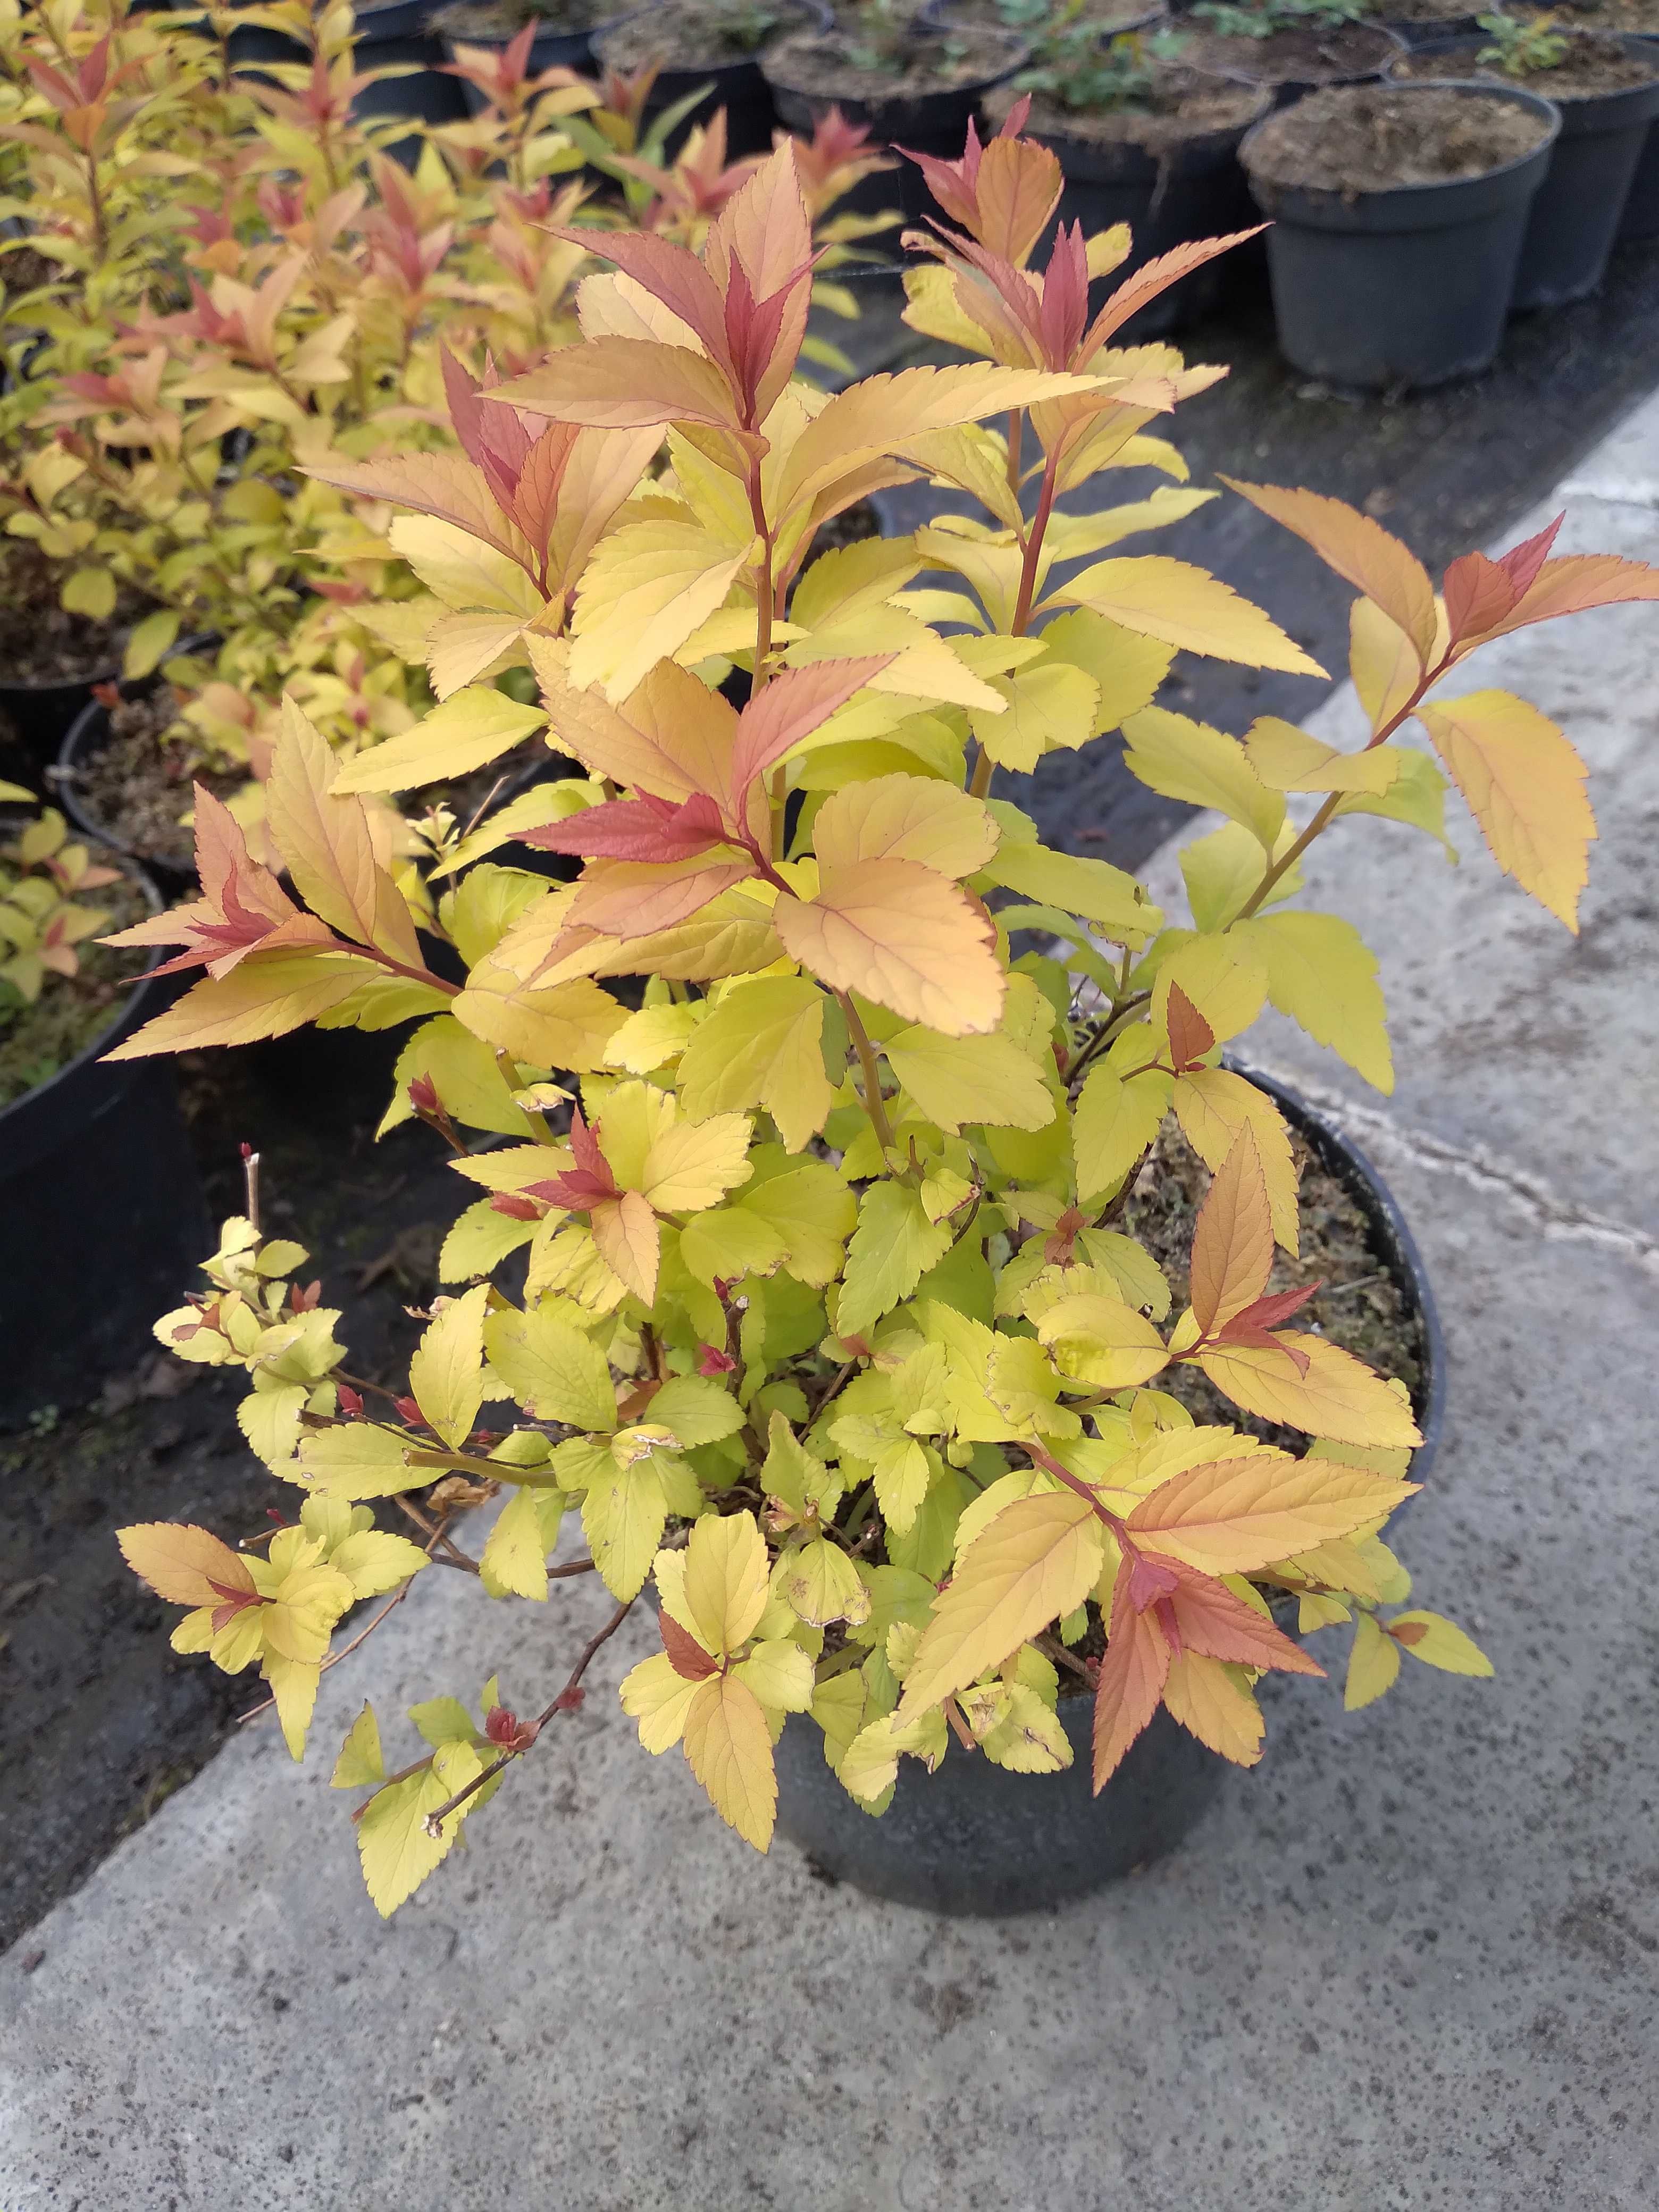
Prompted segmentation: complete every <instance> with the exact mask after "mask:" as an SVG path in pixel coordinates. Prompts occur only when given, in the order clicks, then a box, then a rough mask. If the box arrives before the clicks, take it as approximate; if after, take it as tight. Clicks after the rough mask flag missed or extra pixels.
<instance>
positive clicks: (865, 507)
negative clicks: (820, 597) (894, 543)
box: [807, 499, 882, 561]
mask: <svg viewBox="0 0 1659 2212" xmlns="http://www.w3.org/2000/svg"><path fill="white" fill-rule="evenodd" d="M881 534H882V533H881V517H880V516H879V515H878V513H877V512H876V510H875V508H874V507H873V506H872V504H871V502H870V501H868V500H867V499H855V500H854V502H853V504H852V505H851V507H842V511H841V513H839V514H832V515H831V516H830V518H829V521H828V522H824V523H820V524H819V526H818V528H817V532H815V533H814V536H813V538H812V544H811V550H810V551H809V553H808V555H807V558H808V560H811V561H816V560H817V557H818V556H819V554H820V553H838V552H840V550H841V549H842V546H844V545H861V544H863V543H864V541H865V539H866V538H879V537H880V536H881Z"/></svg>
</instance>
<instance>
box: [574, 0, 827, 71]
mask: <svg viewBox="0 0 1659 2212" xmlns="http://www.w3.org/2000/svg"><path fill="white" fill-rule="evenodd" d="M673 5H674V0H645V5H644V6H643V7H636V8H628V9H624V10H623V14H621V15H613V16H611V17H610V18H608V19H607V21H605V22H603V23H595V24H594V26H593V27H592V33H591V35H592V41H593V52H594V57H595V58H596V59H597V60H599V62H601V63H603V62H604V60H605V56H604V54H603V53H602V52H600V50H599V48H600V41H601V40H603V39H607V38H609V37H610V35H611V33H612V32H613V31H619V30H621V29H622V28H623V25H624V24H628V23H632V22H635V21H637V20H638V19H639V17H641V16H642V15H665V14H668V13H671V10H672V9H673ZM784 5H785V6H786V7H787V8H788V9H792V10H793V12H795V13H797V14H799V15H800V16H801V17H802V18H803V21H801V23H800V24H799V27H796V28H795V29H793V30H784V29H782V28H780V29H778V30H776V31H775V32H773V33H770V34H769V36H768V37H767V38H766V39H765V40H763V42H762V43H761V45H759V46H757V47H756V49H755V51H754V52H753V53H751V54H738V55H736V56H734V57H733V58H732V60H730V61H725V62H717V61H703V62H665V63H664V64H663V65H662V68H661V70H659V76H660V77H675V76H679V77H690V76H695V77H713V78H714V79H715V80H716V81H718V80H719V79H720V78H721V77H725V76H730V75H731V74H732V71H733V70H749V69H752V70H758V69H760V68H761V66H762V64H763V62H764V61H765V58H766V57H767V55H768V54H769V52H771V51H772V49H773V47H775V46H781V45H782V43H783V42H784V40H786V39H798V38H806V37H821V36H822V35H823V33H824V32H825V31H827V30H829V29H830V28H831V27H832V26H833V25H834V23H835V20H836V13H835V9H833V7H831V6H830V4H829V0H784Z"/></svg>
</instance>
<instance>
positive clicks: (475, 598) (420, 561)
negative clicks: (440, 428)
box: [386, 456, 547, 622]
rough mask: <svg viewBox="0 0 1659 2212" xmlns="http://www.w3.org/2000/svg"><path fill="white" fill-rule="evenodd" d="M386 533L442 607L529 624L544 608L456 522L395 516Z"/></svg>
mask: <svg viewBox="0 0 1659 2212" xmlns="http://www.w3.org/2000/svg"><path fill="white" fill-rule="evenodd" d="M425 458H426V457H425V456H422V459H425ZM433 458H434V459H441V458H442V457H441V456H434V457H433ZM386 534H387V536H388V537H389V538H391V540H392V544H393V546H394V547H395V548H396V549H397V550H398V553H399V554H400V555H401V556H402V557H403V559H404V560H405V561H407V562H408V563H409V565H410V568H412V569H413V570H414V571H415V574H416V575H417V576H418V577H419V578H420V580H421V581H422V584H424V585H425V586H426V588H427V590H428V592H431V593H432V594H433V596H434V597H435V598H436V599H441V600H442V601H443V603H444V605H446V606H447V607H454V608H475V609H487V610H488V611H489V612H490V613H491V614H498V615H511V616H513V617H517V619H518V620H519V621H520V622H533V621H534V620H535V619H536V617H537V616H538V615H539V614H540V613H541V612H542V611H543V609H544V607H545V605H546V604H547V603H546V600H545V599H544V597H543V595H542V593H541V592H538V590H537V588H536V586H535V585H534V584H533V583H532V581H531V580H530V578H529V577H528V576H527V575H526V573H525V571H524V570H523V569H522V568H520V565H519V563H518V562H516V561H515V560H513V558H512V556H510V555H509V554H507V553H505V552H502V551H501V550H498V549H497V548H496V547H495V546H493V545H487V544H484V542H483V539H482V538H477V537H475V536H474V535H473V533H472V532H471V531H470V530H463V529H462V528H461V527H460V526H459V524H457V523H453V522H442V521H440V520H437V519H436V518H435V517H433V516H428V515H414V514H400V515H399V516H398V519H397V520H396V521H395V522H394V523H393V524H392V527H391V529H390V530H389V531H388V532H387V533H386Z"/></svg>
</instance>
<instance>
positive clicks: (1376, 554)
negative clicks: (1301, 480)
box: [1221, 477, 1436, 665]
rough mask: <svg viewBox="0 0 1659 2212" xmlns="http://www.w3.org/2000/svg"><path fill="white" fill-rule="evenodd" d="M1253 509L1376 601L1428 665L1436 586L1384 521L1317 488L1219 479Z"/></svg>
mask: <svg viewBox="0 0 1659 2212" xmlns="http://www.w3.org/2000/svg"><path fill="white" fill-rule="evenodd" d="M1221 481H1222V483H1225V485H1226V486H1227V488H1228V489H1229V490H1231V491H1236V492H1237V493H1238V494H1239V495H1240V497H1241V498H1243V499H1248V500H1249V502H1250V504H1251V506H1252V507H1260V508H1261V512H1262V513H1263V514H1268V515H1271V516H1272V517H1273V520H1274V521H1275V522H1282V523H1283V524H1284V526H1285V529H1286V530H1293V531H1294V532H1296V534H1297V537H1298V538H1301V539H1302V540H1303V541H1304V544H1309V545H1311V546H1312V548H1313V550H1314V551H1315V552H1316V553H1317V554H1318V556H1319V557H1320V559H1321V560H1322V562H1324V563H1325V565H1326V567H1327V568H1334V569H1335V571H1336V573H1337V574H1338V575H1339V576H1342V577H1345V578H1346V580H1347V581H1348V582H1349V583H1351V584H1352V586H1353V587H1354V589H1355V590H1356V591H1359V592H1364V594H1365V597H1366V598H1367V599H1371V600H1373V601H1375V603H1376V605H1378V606H1379V607H1381V608H1382V610H1383V613H1384V614H1385V615H1387V616H1388V617H1389V621H1390V622H1392V623H1396V624H1397V625H1398V627H1399V628H1400V629H1402V630H1404V632H1405V633H1406V635H1407V637H1408V638H1409V639H1410V640H1411V641H1412V643H1413V645H1414V646H1415V647H1417V654H1418V659H1419V662H1420V663H1422V664H1424V665H1426V664H1427V661H1428V658H1429V655H1430V653H1431V652H1432V651H1433V649H1434V633H1435V623H1436V615H1435V607H1434V586H1433V584H1432V583H1431V581H1430V580H1429V572H1428V570H1427V569H1426V568H1425V567H1424V566H1423V563H1422V562H1420V561H1419V559H1418V557H1417V556H1416V555H1415V554H1414V553H1413V552H1411V551H1410V550H1408V549H1407V547H1406V546H1404V545H1402V544H1401V542H1400V540H1399V539H1398V538H1393V537H1390V536H1389V532H1387V531H1386V530H1384V529H1383V526H1382V524H1381V523H1380V522H1373V521H1372V520H1371V518H1370V515H1369V514H1362V513H1360V512H1359V511H1358V508H1357V507H1349V506H1347V505H1346V503H1345V502H1344V501H1341V500H1340V499H1329V498H1328V497H1327V496H1326V495H1325V494H1324V493H1322V492H1316V491H1292V490H1291V489H1288V488H1287V487H1286V486H1285V485H1282V484H1249V483H1239V482H1238V481H1237V478H1236V477H1222V479H1221Z"/></svg>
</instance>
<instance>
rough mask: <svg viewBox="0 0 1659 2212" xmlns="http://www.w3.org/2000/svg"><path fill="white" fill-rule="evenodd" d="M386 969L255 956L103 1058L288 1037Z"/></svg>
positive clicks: (353, 961)
mask: <svg viewBox="0 0 1659 2212" xmlns="http://www.w3.org/2000/svg"><path fill="white" fill-rule="evenodd" d="M385 972H386V971H385V969H382V968H380V967H377V966H376V965H375V963H374V962H373V961H371V960H368V959H365V958H364V957H363V956H362V954H361V953H358V954H356V955H348V954H342V953H337V952H330V951H319V952H292V951H289V952H255V953H253V954H252V955H251V956H250V957H249V958H247V959H246V960H244V961H243V962H242V963H241V964H240V967H238V968H237V969H234V972H233V973H232V974H230V975H226V976H223V977H222V978H216V977H214V976H204V978H203V980H202V981H200V982H199V983H197V985H196V986H195V987H194V988H193V989H191V990H189V991H186V992H185V995H184V997H183V998H182V999H178V1000H174V1001H173V1005H172V1006H169V1007H168V1008H167V1011H166V1012H165V1013H161V1014H157V1015H156V1017H155V1019H154V1021H149V1022H146V1023H145V1024H144V1025H143V1028H142V1029H141V1030H135V1031H134V1033H133V1034H132V1036H130V1037H129V1038H128V1039H127V1040H126V1042H125V1043H124V1044H118V1045H117V1046H116V1047H115V1048H114V1050H113V1051H112V1052H106V1054H104V1058H105V1059H106V1060H143V1059H144V1058H146V1057H147V1056H148V1055H149V1054H151V1053H156V1052H190V1051H192V1050H193V1049H194V1048H196V1047H197V1046H198V1045H209V1044H252V1043H253V1042H255V1041H256V1040H257V1039H258V1038H259V1037H276V1036H287V1034H288V1032H289V1030H296V1029H298V1028H299V1026H300V1024H301V1022H314V1021H315V1020H316V1018H317V1017H318V1015H319V1014H325V1013H327V1012H328V1011H329V1009H330V1008H331V1007H332V1006H338V1005H339V1003H340V1001H341V1000H342V999H349V997H350V996H351V994H352V993H353V992H354V991H355V990H356V989H357V987H359V985H360V984H363V983H367V982H368V981H370V980H371V978H373V977H374V976H377V975H384V974H385Z"/></svg>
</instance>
